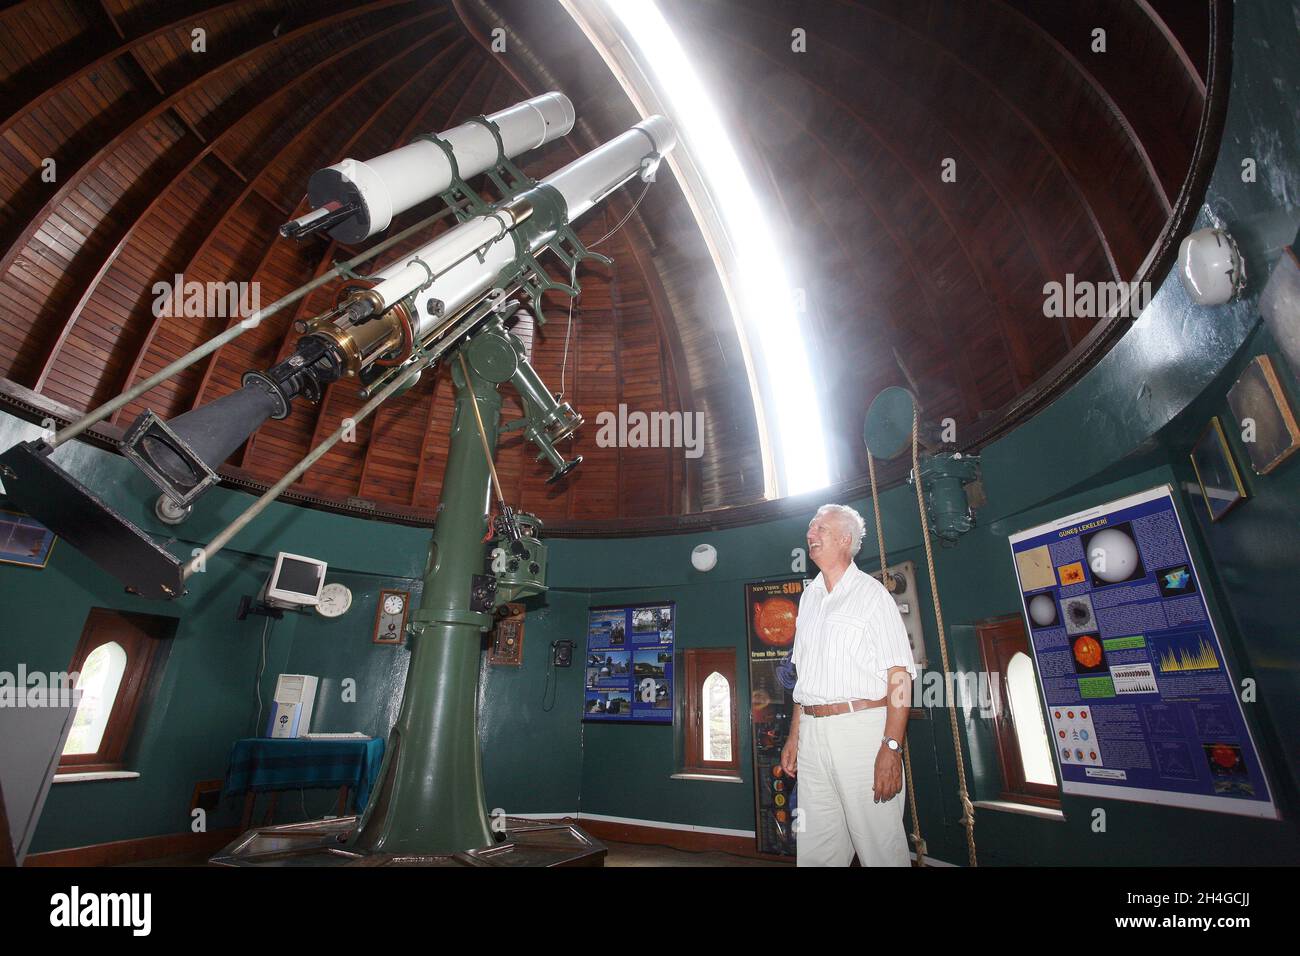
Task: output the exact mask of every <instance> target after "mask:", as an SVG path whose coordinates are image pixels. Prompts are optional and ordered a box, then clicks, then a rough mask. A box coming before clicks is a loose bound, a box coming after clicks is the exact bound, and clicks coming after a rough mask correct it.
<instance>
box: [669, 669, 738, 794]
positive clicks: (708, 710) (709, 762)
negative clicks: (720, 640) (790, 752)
mask: <svg viewBox="0 0 1300 956" xmlns="http://www.w3.org/2000/svg"><path fill="white" fill-rule="evenodd" d="M682 662H683V665H684V666H683V667H682V675H683V677H684V678H685V680H684V684H685V687H684V691H685V693H684V694H683V697H684V699H685V700H684V703H685V718H686V726H685V728H684V731H685V733H684V742H685V745H686V747H685V757H686V761H685V765H684V766H683V767H682V771H683V772H685V773H691V774H707V775H709V776H715V777H725V778H728V779H730V778H733V777H737V776H738V775H739V774H740V732H739V730H738V728H737V724H736V719H737V709H736V651H735V648H691V649H690V650H688V651H684V652H683V654H682Z"/></svg>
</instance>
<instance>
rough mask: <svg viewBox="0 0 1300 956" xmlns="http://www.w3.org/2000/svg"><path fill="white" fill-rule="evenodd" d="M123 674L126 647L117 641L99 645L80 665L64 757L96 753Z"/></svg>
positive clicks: (120, 685) (101, 741) (119, 688)
mask: <svg viewBox="0 0 1300 956" xmlns="http://www.w3.org/2000/svg"><path fill="white" fill-rule="evenodd" d="M125 674H126V650H125V648H123V647H122V645H121V644H119V643H117V641H108V642H107V643H104V644H100V645H99V646H98V647H97V648H95V649H94V650H93V651H91V652H90V654H89V655H88V656H87V657H86V662H85V663H84V664H82V665H81V675H80V677H79V678H78V680H77V684H76V688H77V690H79V691H81V702H80V703H79V704H78V705H77V716H76V717H74V718H73V719H72V730H71V731H70V732H69V733H68V742H67V743H66V744H64V746H63V753H64V756H69V755H72V754H93V753H96V752H97V751H98V750H99V748H100V746H101V745H102V744H103V742H104V731H105V730H107V729H108V718H109V717H110V716H111V715H112V713H113V704H115V703H116V702H117V693H118V691H119V690H121V688H122V677H123V675H125Z"/></svg>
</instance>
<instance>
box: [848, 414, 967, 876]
mask: <svg viewBox="0 0 1300 956" xmlns="http://www.w3.org/2000/svg"><path fill="white" fill-rule="evenodd" d="M920 430H921V421H920V410H919V409H918V408H917V407H916V403H915V402H913V403H912V484H914V485H916V505H917V508H919V509H920V512H921V540H922V541H924V542H925V564H926V567H927V569H928V570H929V572H930V598H931V600H933V601H934V621H935V624H936V625H937V626H938V628H939V654H940V656H941V657H942V659H943V672H944V674H951V673H952V670H951V669H950V668H949V667H948V639H947V637H945V636H944V629H943V608H941V607H940V606H939V582H938V579H937V578H936V577H935V573H934V551H933V549H932V548H931V546H930V520H929V518H928V517H927V516H926V510H925V494H924V492H922V490H921V461H920V458H921V456H920V452H919V451H918V449H917V441H918V436H919V434H920ZM869 463H870V459H868V464H869ZM954 686H955V685H954ZM951 703H952V706H950V707H949V708H948V719H949V721H950V722H951V724H952V749H953V754H954V755H955V756H956V758H957V795H958V797H959V799H960V800H961V822H962V823H963V824H964V825H965V827H966V851H967V855H968V856H969V857H970V865H971V866H979V862H978V861H977V860H976V858H975V805H974V804H973V803H971V800H970V794H969V793H967V791H966V761H965V760H964V759H962V754H961V734H960V732H959V731H958V729H957V707H956V703H957V702H956V701H952V702H951Z"/></svg>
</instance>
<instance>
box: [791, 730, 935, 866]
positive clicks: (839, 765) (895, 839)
mask: <svg viewBox="0 0 1300 956" xmlns="http://www.w3.org/2000/svg"><path fill="white" fill-rule="evenodd" d="M886 712H887V708H885V707H873V708H871V709H870V710H859V711H857V712H856V713H852V714H837V715H836V716H834V717H810V716H808V715H806V714H805V715H803V716H801V717H800V718H799V757H798V760H799V774H798V777H797V780H798V786H799V791H798V804H799V806H798V809H799V825H798V826H797V827H796V829H795V833H796V840H797V844H796V845H797V849H798V853H797V861H798V865H799V866H848V865H849V864H850V863H851V862H852V861H853V854H854V852H855V851H856V853H857V855H858V862H859V863H860V864H861V865H862V866H911V865H912V861H911V859H910V857H909V855H908V850H907V833H906V831H905V830H904V829H903V798H904V794H905V793H906V792H907V791H906V786H907V781H906V780H904V781H903V787H904V789H903V790H902V791H900V792H899V793H898V794H897V795H896V796H895V797H893V798H892V799H891V800H889V801H888V802H886V803H876V802H875V797H874V796H873V794H872V791H871V788H872V785H873V784H874V783H875V777H876V755H877V754H879V752H880V744H881V741H882V740H883V739H884V736H885V716H886Z"/></svg>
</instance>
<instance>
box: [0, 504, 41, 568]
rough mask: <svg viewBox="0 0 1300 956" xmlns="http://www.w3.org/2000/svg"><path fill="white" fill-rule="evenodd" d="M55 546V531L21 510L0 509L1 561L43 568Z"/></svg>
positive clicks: (1, 562)
mask: <svg viewBox="0 0 1300 956" xmlns="http://www.w3.org/2000/svg"><path fill="white" fill-rule="evenodd" d="M53 548H54V532H53V531H51V530H50V529H49V528H47V527H45V525H43V524H41V523H40V522H39V521H37V520H36V519H35V518H29V517H28V516H27V515H25V514H20V513H19V512H17V511H0V564H21V565H23V566H24V567H28V568H43V567H45V565H46V564H48V563H49V560H50V551H51V550H53Z"/></svg>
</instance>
